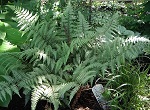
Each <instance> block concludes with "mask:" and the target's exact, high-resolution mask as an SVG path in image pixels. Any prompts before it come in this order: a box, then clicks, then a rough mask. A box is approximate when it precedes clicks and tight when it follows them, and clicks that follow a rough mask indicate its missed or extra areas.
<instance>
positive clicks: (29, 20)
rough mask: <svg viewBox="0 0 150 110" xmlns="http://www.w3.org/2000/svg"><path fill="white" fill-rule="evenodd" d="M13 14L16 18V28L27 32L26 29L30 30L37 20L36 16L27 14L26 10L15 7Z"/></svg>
mask: <svg viewBox="0 0 150 110" xmlns="http://www.w3.org/2000/svg"><path fill="white" fill-rule="evenodd" d="M15 13H16V14H17V15H16V16H17V17H18V23H19V24H18V26H21V28H20V30H25V31H28V29H29V28H31V26H32V25H33V24H35V22H36V21H37V19H38V15H37V14H35V15H33V14H32V13H30V12H29V10H26V9H24V8H23V9H22V8H20V7H17V8H16V11H15Z"/></svg>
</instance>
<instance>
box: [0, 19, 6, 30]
mask: <svg viewBox="0 0 150 110" xmlns="http://www.w3.org/2000/svg"><path fill="white" fill-rule="evenodd" d="M0 31H1V32H5V25H4V23H3V22H1V21H0Z"/></svg>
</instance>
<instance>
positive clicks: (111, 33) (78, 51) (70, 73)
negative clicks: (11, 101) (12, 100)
mask: <svg viewBox="0 0 150 110" xmlns="http://www.w3.org/2000/svg"><path fill="white" fill-rule="evenodd" d="M18 9H19V10H18ZM18 9H17V10H16V14H17V17H18V22H19V26H20V27H21V29H20V30H23V31H25V33H27V34H28V40H27V41H26V42H25V44H23V45H22V50H23V51H21V52H17V53H13V52H12V53H10V52H8V53H0V56H1V59H3V61H1V62H0V67H3V68H5V71H4V72H5V73H7V74H4V75H3V76H1V77H3V78H4V79H5V80H4V82H0V85H1V86H0V100H1V101H5V99H6V95H7V94H8V95H9V96H12V93H13V92H14V93H16V94H18V95H19V90H20V89H21V88H24V90H25V91H26V90H28V91H31V101H32V102H31V103H32V105H31V108H32V110H35V108H36V104H37V102H38V101H39V100H41V99H45V100H47V101H49V102H50V103H53V105H54V108H55V110H57V109H58V108H59V105H60V104H61V100H62V99H65V100H67V101H68V104H69V103H70V102H71V100H72V98H73V97H74V95H75V94H76V92H77V91H78V89H79V88H80V87H81V86H83V85H86V84H88V83H91V85H92V83H93V80H94V78H95V77H96V76H97V75H100V76H101V77H102V78H105V76H106V73H107V71H109V72H112V73H113V74H115V73H114V70H115V69H116V68H118V67H119V66H121V65H123V64H125V62H128V61H131V60H133V59H135V58H137V57H138V55H139V54H142V53H144V50H145V49H147V46H148V45H149V39H147V38H144V37H137V36H134V35H133V36H127V37H126V38H124V37H123V36H122V35H121V34H120V33H119V30H118V23H117V17H118V14H117V13H116V14H114V15H113V16H112V18H111V19H109V20H108V21H107V22H106V23H105V24H104V25H103V26H102V27H97V28H95V29H93V28H92V26H90V25H89V23H88V22H87V21H86V20H85V18H84V16H83V15H82V13H81V12H78V14H77V15H76V14H74V11H73V7H72V6H71V4H69V5H68V6H67V7H66V9H65V10H64V13H63V15H62V17H61V20H60V21H59V20H58V21H56V20H53V19H52V18H51V19H50V20H49V21H46V20H44V19H42V20H41V19H40V18H38V15H37V14H35V15H34V14H32V13H30V12H29V11H28V10H26V9H20V8H18ZM6 56H7V57H6ZM14 58H15V59H16V62H13V61H14ZM9 60H11V62H10V61H9ZM14 65H17V66H14ZM7 85H11V86H7ZM68 93H70V95H69V96H67V95H68Z"/></svg>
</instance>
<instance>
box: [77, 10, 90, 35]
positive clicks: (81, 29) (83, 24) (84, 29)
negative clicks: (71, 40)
mask: <svg viewBox="0 0 150 110" xmlns="http://www.w3.org/2000/svg"><path fill="white" fill-rule="evenodd" d="M78 18H79V21H78V23H77V27H78V28H77V29H76V34H75V36H76V37H86V36H87V34H88V32H89V30H90V25H89V24H88V22H87V21H86V20H85V18H84V16H83V15H82V13H81V12H78Z"/></svg>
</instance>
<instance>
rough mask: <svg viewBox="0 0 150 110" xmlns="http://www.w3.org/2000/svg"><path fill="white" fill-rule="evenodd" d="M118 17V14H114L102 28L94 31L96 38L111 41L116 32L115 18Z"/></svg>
mask: <svg viewBox="0 0 150 110" xmlns="http://www.w3.org/2000/svg"><path fill="white" fill-rule="evenodd" d="M118 17H119V15H118V13H115V14H114V15H113V16H112V18H111V19H109V20H108V21H107V22H106V23H105V24H104V25H103V26H102V27H98V28H97V29H96V31H97V33H98V36H99V37H100V38H101V37H104V38H106V39H113V38H114V35H116V33H117V32H118V31H117V29H118V23H117V20H116V19H117V18H118Z"/></svg>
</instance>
